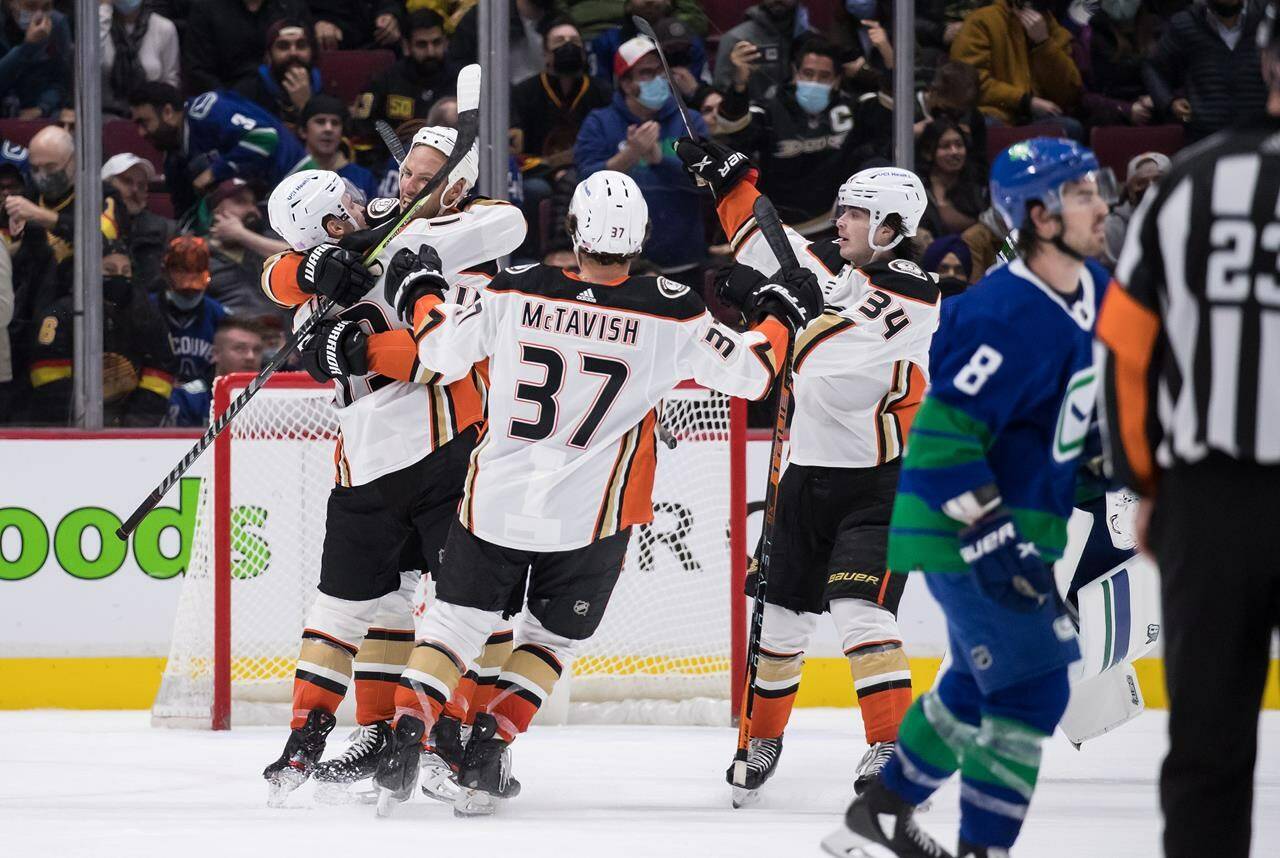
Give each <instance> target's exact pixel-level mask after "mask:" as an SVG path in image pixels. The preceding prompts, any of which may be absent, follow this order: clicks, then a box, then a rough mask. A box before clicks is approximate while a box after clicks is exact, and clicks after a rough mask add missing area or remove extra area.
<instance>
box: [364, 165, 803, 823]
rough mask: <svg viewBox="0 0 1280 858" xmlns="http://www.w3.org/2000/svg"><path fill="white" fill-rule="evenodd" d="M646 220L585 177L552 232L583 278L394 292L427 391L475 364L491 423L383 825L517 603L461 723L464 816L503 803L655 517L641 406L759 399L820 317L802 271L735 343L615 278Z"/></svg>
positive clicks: (474, 463)
mask: <svg viewBox="0 0 1280 858" xmlns="http://www.w3.org/2000/svg"><path fill="white" fill-rule="evenodd" d="M648 224H649V218H648V207H647V206H646V204H645V202H644V199H643V197H642V196H641V195H640V190H639V188H638V187H637V186H636V184H635V182H634V181H633V180H632V179H631V178H629V177H628V176H626V175H623V174H621V173H616V172H613V171H608V170H605V171H600V172H598V173H595V174H593V175H592V176H591V177H589V178H588V179H586V180H585V181H584V182H582V183H581V184H580V185H579V186H578V188H577V190H576V191H575V193H574V196H573V199H572V201H571V203H570V207H569V217H568V222H567V227H568V230H569V232H570V234H571V236H572V238H573V243H574V247H575V251H576V254H577V258H578V261H579V264H580V266H581V273H580V274H577V273H572V272H568V271H561V270H560V269H556V268H551V267H548V266H545V265H532V266H522V267H518V268H513V269H509V270H507V271H505V272H503V273H501V274H499V275H498V276H497V277H495V278H494V280H493V282H492V283H491V284H490V285H489V288H488V289H486V290H485V291H484V293H482V295H481V296H480V299H479V300H478V301H477V302H476V303H474V304H473V305H471V306H470V307H466V306H462V305H459V304H456V303H447V302H445V301H444V300H443V298H442V296H441V291H442V290H441V284H440V282H439V279H438V277H437V276H436V275H435V273H434V272H431V271H428V270H424V271H423V272H420V273H418V274H416V275H411V276H410V277H406V278H405V279H404V281H403V282H402V283H400V284H393V283H388V288H392V287H395V288H396V290H397V297H396V304H397V306H400V307H406V308H409V307H411V308H412V310H413V318H414V330H415V336H416V337H417V340H418V356H419V359H420V360H421V362H422V364H423V365H424V366H427V367H430V368H431V369H432V370H434V371H436V372H439V373H440V374H441V375H442V376H443V378H444V380H446V381H447V380H449V379H453V378H458V377H460V376H462V375H464V374H465V373H466V372H467V371H468V368H469V367H470V366H471V365H472V364H474V363H475V362H477V361H480V360H484V359H486V358H487V359H488V360H489V361H490V369H489V377H490V387H489V398H488V420H487V423H486V428H485V431H484V433H483V437H482V439H481V441H480V443H479V444H478V445H477V447H476V451H475V453H474V454H473V455H472V458H471V468H470V473H469V475H468V477H467V485H466V493H465V495H464V497H463V499H462V504H461V506H460V508H459V511H458V517H457V520H456V522H455V523H454V526H453V528H452V530H451V531H450V533H449V540H448V543H447V545H446V547H445V556H444V563H443V564H442V566H441V568H440V569H439V571H438V572H437V573H436V585H437V591H436V595H437V601H436V602H435V604H434V605H433V606H432V608H431V610H430V611H428V613H427V615H426V617H425V618H424V620H423V622H422V624H421V627H420V629H419V639H418V643H417V646H416V647H415V649H414V652H413V655H412V656H411V657H410V660H409V665H408V667H406V669H405V671H404V673H403V675H402V677H401V681H400V688H399V689H398V691H397V693H396V715H397V722H396V727H395V745H396V751H395V754H394V756H393V757H391V758H384V760H383V763H382V764H381V765H380V766H379V769H378V773H377V775H376V776H375V781H376V783H377V784H378V786H379V787H380V790H381V794H380V801H379V805H380V810H382V811H383V812H385V810H386V809H387V808H389V807H390V806H393V803H394V802H395V801H396V800H404V798H407V797H408V795H409V794H410V792H411V791H412V789H413V783H414V780H415V778H416V776H417V768H418V755H419V752H420V748H421V741H422V738H423V737H424V736H426V735H427V733H428V731H429V729H430V726H431V724H432V722H434V721H435V719H436V718H437V717H439V715H440V712H441V709H442V707H443V706H444V703H445V701H446V700H448V698H449V695H450V694H451V692H452V690H453V688H454V686H455V685H456V684H457V683H458V680H459V677H461V675H462V674H463V673H464V672H465V671H466V669H467V666H468V665H469V664H470V663H471V662H472V661H474V660H475V658H476V657H477V656H478V655H479V654H480V651H481V647H482V645H483V644H484V641H485V639H486V637H487V636H488V635H489V634H490V633H491V632H492V630H493V629H494V628H495V625H496V624H497V623H499V622H500V618H501V611H502V609H503V608H504V606H505V605H506V604H507V603H508V600H509V599H510V598H511V596H512V594H521V593H522V592H523V590H524V588H525V586H526V581H527V587H528V593H527V599H526V602H525V609H524V612H523V613H522V615H521V617H520V621H519V623H518V624H517V634H516V641H515V643H516V647H515V650H514V651H513V652H512V655H511V657H510V658H509V659H508V660H507V662H506V664H505V665H503V668H502V673H501V674H500V676H499V678H498V694H497V696H496V697H494V699H493V700H492V702H491V703H490V704H489V705H488V707H487V708H486V710H485V711H484V712H482V713H480V714H479V715H477V716H476V719H475V726H474V729H473V731H472V733H471V737H470V740H469V742H468V744H467V748H466V755H465V759H464V762H463V766H462V771H461V773H460V775H459V783H460V785H461V786H462V787H463V793H462V795H461V796H460V798H459V800H458V802H457V803H456V804H455V810H456V811H457V812H459V813H462V814H471V813H486V812H492V810H493V808H494V807H495V805H496V801H497V799H499V798H503V797H509V796H511V795H513V794H514V793H515V792H516V791H517V789H518V785H517V784H516V783H515V782H514V781H513V780H512V779H511V778H510V771H509V755H508V754H507V752H506V749H507V746H508V745H509V743H510V742H511V741H512V740H514V739H515V737H516V736H517V735H518V734H519V733H521V732H523V731H524V730H525V729H527V727H528V725H529V722H530V720H531V719H532V718H533V716H534V714H535V713H536V712H537V710H538V707H539V706H540V705H541V703H542V701H544V700H545V699H546V698H547V696H548V695H549V694H550V693H551V689H552V687H553V685H554V684H555V682H556V680H557V678H558V677H559V676H560V674H561V672H562V670H563V669H564V667H565V666H566V665H567V664H568V663H569V662H570V661H571V660H572V658H573V655H574V653H575V651H576V649H577V647H578V645H579V643H580V642H581V641H583V640H586V639H588V638H589V637H591V635H592V634H593V633H594V632H595V630H596V627H597V626H598V625H599V623H600V619H601V617H602V616H603V614H604V611H605V608H606V606H607V605H608V602H609V598H610V595H611V594H612V592H613V588H614V585H615V583H616V582H617V579H618V575H619V572H620V571H621V567H622V562H623V558H624V556H625V554H626V548H627V542H628V539H629V538H630V533H631V528H632V527H633V526H635V525H641V524H645V523H647V522H649V521H651V520H652V518H653V507H652V501H651V490H652V486H653V478H654V466H655V462H656V451H655V442H656V432H655V425H656V422H657V407H658V406H659V404H660V403H661V401H662V399H663V397H664V396H666V395H667V394H668V393H670V391H671V390H673V389H674V388H675V387H676V386H677V385H678V384H679V383H680V382H681V381H683V380H685V379H689V378H693V379H696V380H697V381H698V382H700V383H702V384H704V385H706V386H708V387H711V388H714V389H716V390H719V391H722V392H724V393H727V394H729V395H733V396H744V397H749V398H752V399H759V398H761V397H763V396H765V394H766V393H767V392H768V391H769V389H770V387H771V386H772V384H773V381H774V377H775V373H776V371H777V368H778V364H779V361H780V359H781V357H782V355H783V353H784V348H785V339H786V331H785V328H784V322H782V321H779V318H781V319H783V320H785V323H789V324H803V323H804V322H807V321H808V320H810V319H812V318H813V317H814V316H815V315H816V314H817V313H818V312H819V311H820V308H821V294H820V290H819V287H818V286H817V283H816V282H815V281H814V279H813V278H812V277H810V276H808V275H802V276H800V277H798V278H796V279H794V280H792V281H790V282H782V283H773V282H765V283H761V284H759V285H758V286H757V287H756V288H755V289H753V290H752V292H751V294H750V295H748V296H747V297H746V299H745V300H744V303H745V305H746V306H747V308H748V309H749V311H750V312H751V313H752V315H753V317H756V316H758V317H759V321H758V323H757V324H756V325H755V327H753V328H752V329H751V330H750V331H748V332H747V333H745V334H739V333H736V332H734V331H732V330H730V329H729V328H726V327H724V326H722V325H720V324H718V323H716V322H715V320H714V319H713V318H712V316H711V315H710V313H708V312H707V309H706V307H705V305H704V304H703V302H702V300H701V298H700V297H699V296H698V295H697V294H696V293H694V292H692V291H690V290H689V289H688V288H687V287H685V286H683V285H681V284H678V283H674V282H672V281H670V280H666V279H665V278H662V277H631V276H630V275H629V273H628V272H629V269H630V266H631V263H632V261H633V260H634V259H635V257H636V256H637V255H638V254H639V253H640V250H641V247H642V245H643V242H644V238H645V236H646V233H647V231H648Z"/></svg>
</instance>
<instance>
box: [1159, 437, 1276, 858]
mask: <svg viewBox="0 0 1280 858" xmlns="http://www.w3.org/2000/svg"><path fill="white" fill-rule="evenodd" d="M1278 511H1280V467H1262V466H1258V465H1246V464H1240V463H1237V462H1235V461H1232V460H1227V459H1220V458H1217V457H1214V458H1213V459H1212V460H1206V461H1205V462H1203V463H1201V464H1197V465H1193V466H1184V467H1178V468H1175V469H1172V470H1169V471H1166V472H1165V473H1164V474H1163V475H1162V477H1161V482H1160V488H1159V492H1158V495H1157V497H1156V502H1155V510H1154V513H1153V517H1152V522H1151V532H1150V542H1151V547H1152V550H1153V551H1154V552H1155V554H1156V559H1157V561H1158V562H1159V565H1160V573H1161V577H1162V583H1161V590H1162V596H1161V601H1162V603H1163V609H1164V650H1165V682H1166V685H1167V687H1168V691H1169V754H1168V756H1167V757H1165V761H1164V767H1163V768H1162V769H1161V772H1160V804H1161V807H1162V809H1163V811H1164V818H1165V829H1164V854H1165V856H1166V858H1203V856H1208V855H1212V856H1214V858H1248V855H1249V840H1250V833H1251V832H1250V827H1251V826H1250V822H1251V818H1252V810H1253V768H1254V760H1255V757H1256V756H1257V751H1258V712H1259V709H1260V708H1261V705H1262V695H1263V689H1264V687H1265V685H1266V681H1267V671H1268V668H1269V664H1270V654H1271V635H1272V631H1273V630H1274V629H1276V628H1277V626H1280V520H1277V512H1278ZM1273 811H1274V809H1273ZM1273 845H1274V844H1273Z"/></svg>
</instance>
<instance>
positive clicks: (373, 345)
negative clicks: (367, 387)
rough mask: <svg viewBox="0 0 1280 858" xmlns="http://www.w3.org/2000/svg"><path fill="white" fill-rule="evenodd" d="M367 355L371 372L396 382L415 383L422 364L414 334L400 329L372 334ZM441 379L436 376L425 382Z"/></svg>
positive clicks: (366, 347)
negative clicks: (419, 360)
mask: <svg viewBox="0 0 1280 858" xmlns="http://www.w3.org/2000/svg"><path fill="white" fill-rule="evenodd" d="M365 354H366V355H367V356H368V358H369V371H370V372H376V373H377V374H378V375H385V376H386V377H387V378H394V379H395V380H396V381H406V382H414V381H416V380H417V378H416V376H417V373H418V370H419V369H420V368H421V364H419V363H418V346H417V344H416V343H415V342H414V341H413V334H411V333H410V332H409V331H407V330H404V329H400V330H395V331H383V332H382V333H380V334H372V335H370V337H369V342H368V344H367V345H366V346H365ZM436 378H439V375H438V374H434V375H433V376H432V379H431V380H429V381H427V382H424V383H426V384H430V383H431V381H433V380H434V379H436Z"/></svg>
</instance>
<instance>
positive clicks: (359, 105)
mask: <svg viewBox="0 0 1280 858" xmlns="http://www.w3.org/2000/svg"><path fill="white" fill-rule="evenodd" d="M448 49H449V40H448V37H447V36H446V35H445V30H444V21H443V20H442V19H441V18H440V16H439V15H437V14H436V13H435V12H432V11H430V10H428V9H420V10H418V11H416V12H414V13H413V14H412V15H410V16H409V20H408V23H407V24H406V25H405V42H404V56H402V57H401V58H400V59H398V60H396V62H395V64H394V65H392V66H391V67H390V68H389V69H387V70H386V71H384V72H382V73H381V74H379V75H378V76H377V77H375V78H374V79H373V80H371V81H370V82H369V88H368V91H367V92H364V93H362V94H361V96H360V98H359V99H358V100H357V102H356V107H355V111H354V118H355V119H356V121H357V126H356V127H357V128H358V129H359V136H360V138H361V139H362V140H365V141H372V140H376V139H377V134H376V132H375V131H374V122H375V121H376V120H379V119H382V120H385V121H386V122H387V123H389V124H390V125H391V127H392V128H395V127H397V126H399V125H400V124H402V123H404V122H408V121H409V120H411V119H426V118H427V113H428V112H430V110H431V106H432V105H433V104H435V103H436V102H437V101H439V100H440V99H442V98H445V97H448V96H453V95H454V94H455V93H456V90H457V79H458V67H457V66H455V65H454V64H453V63H451V62H449V61H448V60H447V59H446V57H447V54H448Z"/></svg>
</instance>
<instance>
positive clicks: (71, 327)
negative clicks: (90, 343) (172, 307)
mask: <svg viewBox="0 0 1280 858" xmlns="http://www.w3.org/2000/svg"><path fill="white" fill-rule="evenodd" d="M102 299H103V300H102V314H103V332H102V401H103V422H104V423H105V425H107V426H112V427H115V426H158V425H160V422H161V420H163V419H164V416H165V413H166V412H167V411H168V407H169V396H170V394H171V393H172V392H173V379H174V372H175V370H176V368H177V363H176V361H175V360H174V357H173V350H172V348H171V347H170V345H169V336H168V332H167V331H166V329H165V323H164V320H163V319H162V318H161V317H160V315H159V314H158V313H157V312H156V308H155V307H154V306H153V305H152V304H151V302H149V301H148V300H147V297H146V294H145V292H144V291H143V290H142V289H140V288H138V287H137V286H135V284H134V282H133V266H132V263H131V261H130V259H129V251H128V248H126V247H125V246H124V245H123V244H122V243H120V242H118V241H106V242H104V243H103V245H102ZM76 318H77V317H76V313H75V307H74V305H73V301H72V298H71V296H70V295H66V296H64V297H62V298H59V299H58V300H57V301H55V302H54V303H53V304H52V305H51V306H49V307H48V308H47V309H46V310H44V311H43V312H42V313H41V317H40V318H39V321H38V322H36V324H34V325H33V326H32V327H33V329H34V330H33V331H32V332H31V333H30V336H31V343H30V355H31V364H30V367H29V369H28V375H29V377H30V382H31V400H30V404H29V415H28V417H29V420H30V421H31V422H33V423H36V424H41V425H55V426H65V425H67V424H68V423H69V422H70V420H71V393H72V375H71V373H72V347H73V343H74V342H75V325H76Z"/></svg>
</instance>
